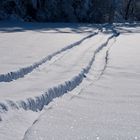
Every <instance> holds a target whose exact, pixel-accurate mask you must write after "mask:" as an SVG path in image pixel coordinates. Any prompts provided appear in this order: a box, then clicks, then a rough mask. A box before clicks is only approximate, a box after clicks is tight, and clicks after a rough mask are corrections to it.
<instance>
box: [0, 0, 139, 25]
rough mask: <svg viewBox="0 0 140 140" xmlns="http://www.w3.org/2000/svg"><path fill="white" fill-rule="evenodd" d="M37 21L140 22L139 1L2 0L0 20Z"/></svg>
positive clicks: (0, 3)
mask: <svg viewBox="0 0 140 140" xmlns="http://www.w3.org/2000/svg"><path fill="white" fill-rule="evenodd" d="M11 17H16V18H20V19H23V20H25V21H39V22H90V23H105V22H109V23H112V22H124V21H130V22H132V21H140V0H1V1H0V19H1V20H2V19H7V18H11Z"/></svg>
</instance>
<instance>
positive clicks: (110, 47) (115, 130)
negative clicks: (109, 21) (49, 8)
mask: <svg viewBox="0 0 140 140" xmlns="http://www.w3.org/2000/svg"><path fill="white" fill-rule="evenodd" d="M42 25H43V26H44V25H45V26H46V28H42V29H38V30H34V29H35V27H36V26H40V25H38V24H34V25H32V26H33V27H32V30H30V29H29V28H27V26H26V27H25V29H26V30H25V31H24V32H23V31H14V32H7V30H9V29H8V28H7V27H3V28H0V29H1V32H0V37H1V38H0V42H1V45H0V49H1V50H2V51H0V56H1V58H2V59H1V60H0V65H1V69H0V71H1V73H2V74H5V73H10V72H13V71H15V72H17V71H18V70H19V69H20V68H25V67H28V66H30V65H33V64H35V63H36V62H41V60H43V59H44V58H47V57H48V56H49V55H52V57H51V59H48V60H47V61H44V62H43V63H40V64H39V66H37V67H35V68H34V69H32V70H31V71H30V72H29V73H25V74H24V76H23V77H19V78H17V79H13V80H10V81H1V82H0V112H1V113H0V120H1V121H0V139H2V140H13V139H15V136H16V139H17V140H21V139H23V140H31V139H34V140H46V139H57V140H58V139H68V140H69V139H76V140H81V139H91V140H92V139H103V140H104V139H105V140H112V139H114V140H115V139H122V140H125V139H126V140H128V139H140V133H139V132H140V128H139V126H140V112H139V107H140V104H139V102H140V101H139V91H140V87H139V83H140V67H139V62H140V57H139V54H140V49H139V38H140V34H139V31H140V28H139V26H136V27H135V28H134V27H129V26H123V25H121V24H119V25H113V26H103V29H101V28H98V27H99V26H96V27H95V26H89V25H86V24H84V25H80V26H79V29H80V30H79V29H78V28H77V30H76V28H75V24H71V25H70V27H66V26H65V24H63V25H61V28H59V29H58V30H57V31H56V28H54V27H53V26H55V25H53V24H42ZM50 25H51V28H49V26H50ZM45 26H44V27H45ZM62 26H64V27H63V28H62ZM17 27H19V26H17ZM17 27H16V28H17ZM14 28H15V27H14ZM33 28H34V29H33ZM74 28H75V30H73V29H74ZM11 29H13V28H11ZM11 29H10V30H11ZM82 30H83V32H81V31H82ZM118 33H120V35H119V34H118ZM13 40H14V41H13ZM15 40H17V41H15ZM25 40H26V41H25ZM19 46H20V47H19ZM50 46H51V47H50ZM63 48H64V49H63ZM11 49H12V51H11ZM10 52H12V53H13V54H12V53H10ZM56 52H57V53H56ZM7 53H8V55H6V54H7ZM28 55H30V57H27V56H28ZM4 59H5V61H4ZM66 93H67V94H66ZM62 95H63V96H62ZM58 97H59V98H58ZM60 97H61V98H60Z"/></svg>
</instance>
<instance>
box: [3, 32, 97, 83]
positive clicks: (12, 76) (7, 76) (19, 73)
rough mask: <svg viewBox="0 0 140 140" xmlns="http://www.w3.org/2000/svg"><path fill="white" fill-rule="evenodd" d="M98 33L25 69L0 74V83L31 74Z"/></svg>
mask: <svg viewBox="0 0 140 140" xmlns="http://www.w3.org/2000/svg"><path fill="white" fill-rule="evenodd" d="M97 34H98V32H95V33H93V34H90V35H88V36H86V37H84V38H82V39H81V40H79V41H77V42H75V43H73V44H70V45H68V46H67V47H65V48H62V49H61V50H59V51H56V52H54V53H53V54H50V55H48V56H47V57H45V58H43V59H42V60H41V61H38V62H36V63H34V64H32V65H30V66H27V67H24V68H21V69H19V70H17V71H12V72H8V73H6V74H0V82H11V81H13V80H17V79H19V78H23V77H24V76H25V75H27V74H29V73H31V72H32V71H33V70H34V69H36V68H38V67H39V66H41V65H42V64H44V63H46V62H47V61H50V60H51V59H52V58H53V57H54V56H56V55H58V54H60V53H62V52H65V51H67V50H69V49H71V48H73V47H76V46H77V45H80V44H81V43H82V42H83V41H85V40H86V39H89V38H91V37H93V36H95V35H97Z"/></svg>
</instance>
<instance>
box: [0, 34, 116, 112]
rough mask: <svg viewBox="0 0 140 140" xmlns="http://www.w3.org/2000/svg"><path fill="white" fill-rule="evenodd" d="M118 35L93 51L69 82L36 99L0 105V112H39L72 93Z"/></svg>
mask: <svg viewBox="0 0 140 140" xmlns="http://www.w3.org/2000/svg"><path fill="white" fill-rule="evenodd" d="M118 35H119V34H113V35H111V36H110V37H109V38H108V39H107V41H106V42H105V43H103V44H102V45H101V46H99V47H98V48H97V49H96V50H95V52H94V55H93V56H92V58H91V60H90V61H89V63H88V65H87V66H86V67H85V68H83V69H82V70H81V71H80V73H78V74H77V75H75V76H74V77H73V78H72V79H70V80H69V81H65V82H64V83H62V84H60V85H58V86H55V87H52V88H49V89H48V90H47V91H46V92H45V93H44V94H42V95H40V96H37V97H33V98H28V99H26V100H25V101H23V100H22V101H17V102H13V101H6V104H7V105H6V104H5V103H0V112H6V111H8V110H9V109H8V108H14V109H19V108H23V109H24V110H32V111H41V110H42V109H43V107H44V106H45V105H47V104H49V103H50V102H51V101H52V100H53V99H54V98H56V97H60V96H62V95H64V94H65V93H68V92H69V91H72V90H73V89H74V88H76V87H77V86H79V85H80V83H81V82H82V81H83V79H84V78H86V74H88V72H89V70H90V69H91V66H92V64H93V62H94V60H95V57H96V55H97V53H99V52H100V51H101V50H102V49H103V48H104V47H106V46H107V44H108V43H109V41H110V40H111V39H112V38H114V37H117V36H118Z"/></svg>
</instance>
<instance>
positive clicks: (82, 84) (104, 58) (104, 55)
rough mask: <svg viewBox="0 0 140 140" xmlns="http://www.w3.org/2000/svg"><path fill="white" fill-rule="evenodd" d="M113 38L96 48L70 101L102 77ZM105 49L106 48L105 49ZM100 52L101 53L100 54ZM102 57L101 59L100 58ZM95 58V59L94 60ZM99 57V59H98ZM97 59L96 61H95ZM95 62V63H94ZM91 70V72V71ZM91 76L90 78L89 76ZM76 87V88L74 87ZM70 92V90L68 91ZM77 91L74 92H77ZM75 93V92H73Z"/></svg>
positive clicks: (28, 131)
mask: <svg viewBox="0 0 140 140" xmlns="http://www.w3.org/2000/svg"><path fill="white" fill-rule="evenodd" d="M113 37H114V35H113V36H111V37H109V38H108V39H107V41H106V42H105V43H104V44H102V45H101V46H100V47H99V48H97V49H96V51H95V53H94V56H93V57H92V60H91V61H90V66H88V69H87V70H86V72H85V73H83V79H84V78H85V80H84V81H83V79H82V80H81V82H80V86H79V87H78V88H80V91H79V93H76V94H74V95H73V96H72V97H71V99H73V98H74V97H77V96H79V95H78V94H80V93H81V92H83V90H85V89H86V88H87V87H88V86H90V85H91V84H93V82H95V81H96V80H99V78H100V77H101V76H102V75H103V73H104V71H105V69H106V67H107V63H108V55H109V54H108V53H109V50H110V48H111V47H112V45H113V44H114V43H115V40H114V41H113V43H112V44H110V45H109V46H107V45H108V43H109V41H110V40H111V39H112V38H113ZM105 47H106V48H105ZM101 52H102V53H101ZM100 53H101V55H100ZM97 55H99V56H97ZM101 56H102V58H100V57H101ZM96 57H97V58H96ZM98 57H99V58H98ZM96 59H97V60H96ZM98 59H99V60H100V59H101V62H100V63H99V62H98V61H99V60H98ZM96 61H97V62H96ZM93 63H95V64H93ZM96 65H97V67H98V68H94V67H95V66H96ZM91 69H92V70H91ZM95 70H96V71H98V72H95ZM89 72H90V74H89ZM91 74H92V76H91ZM88 76H89V77H92V78H93V79H95V80H93V79H92V81H90V82H88ZM76 87H77V86H76ZM76 87H74V88H73V89H72V92H73V90H75V88H76ZM70 91H71V90H70ZM77 91H78V90H76V92H77ZM74 92H75V91H74ZM45 113H46V112H45V111H44V112H43V113H41V115H40V116H39V117H38V118H37V119H36V120H35V121H34V122H33V124H32V126H30V127H29V128H28V129H27V131H26V132H25V135H24V138H23V140H26V138H28V136H29V135H30V132H31V129H32V127H34V125H36V123H37V124H38V123H39V120H40V119H41V117H42V116H43V115H44V114H45Z"/></svg>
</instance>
